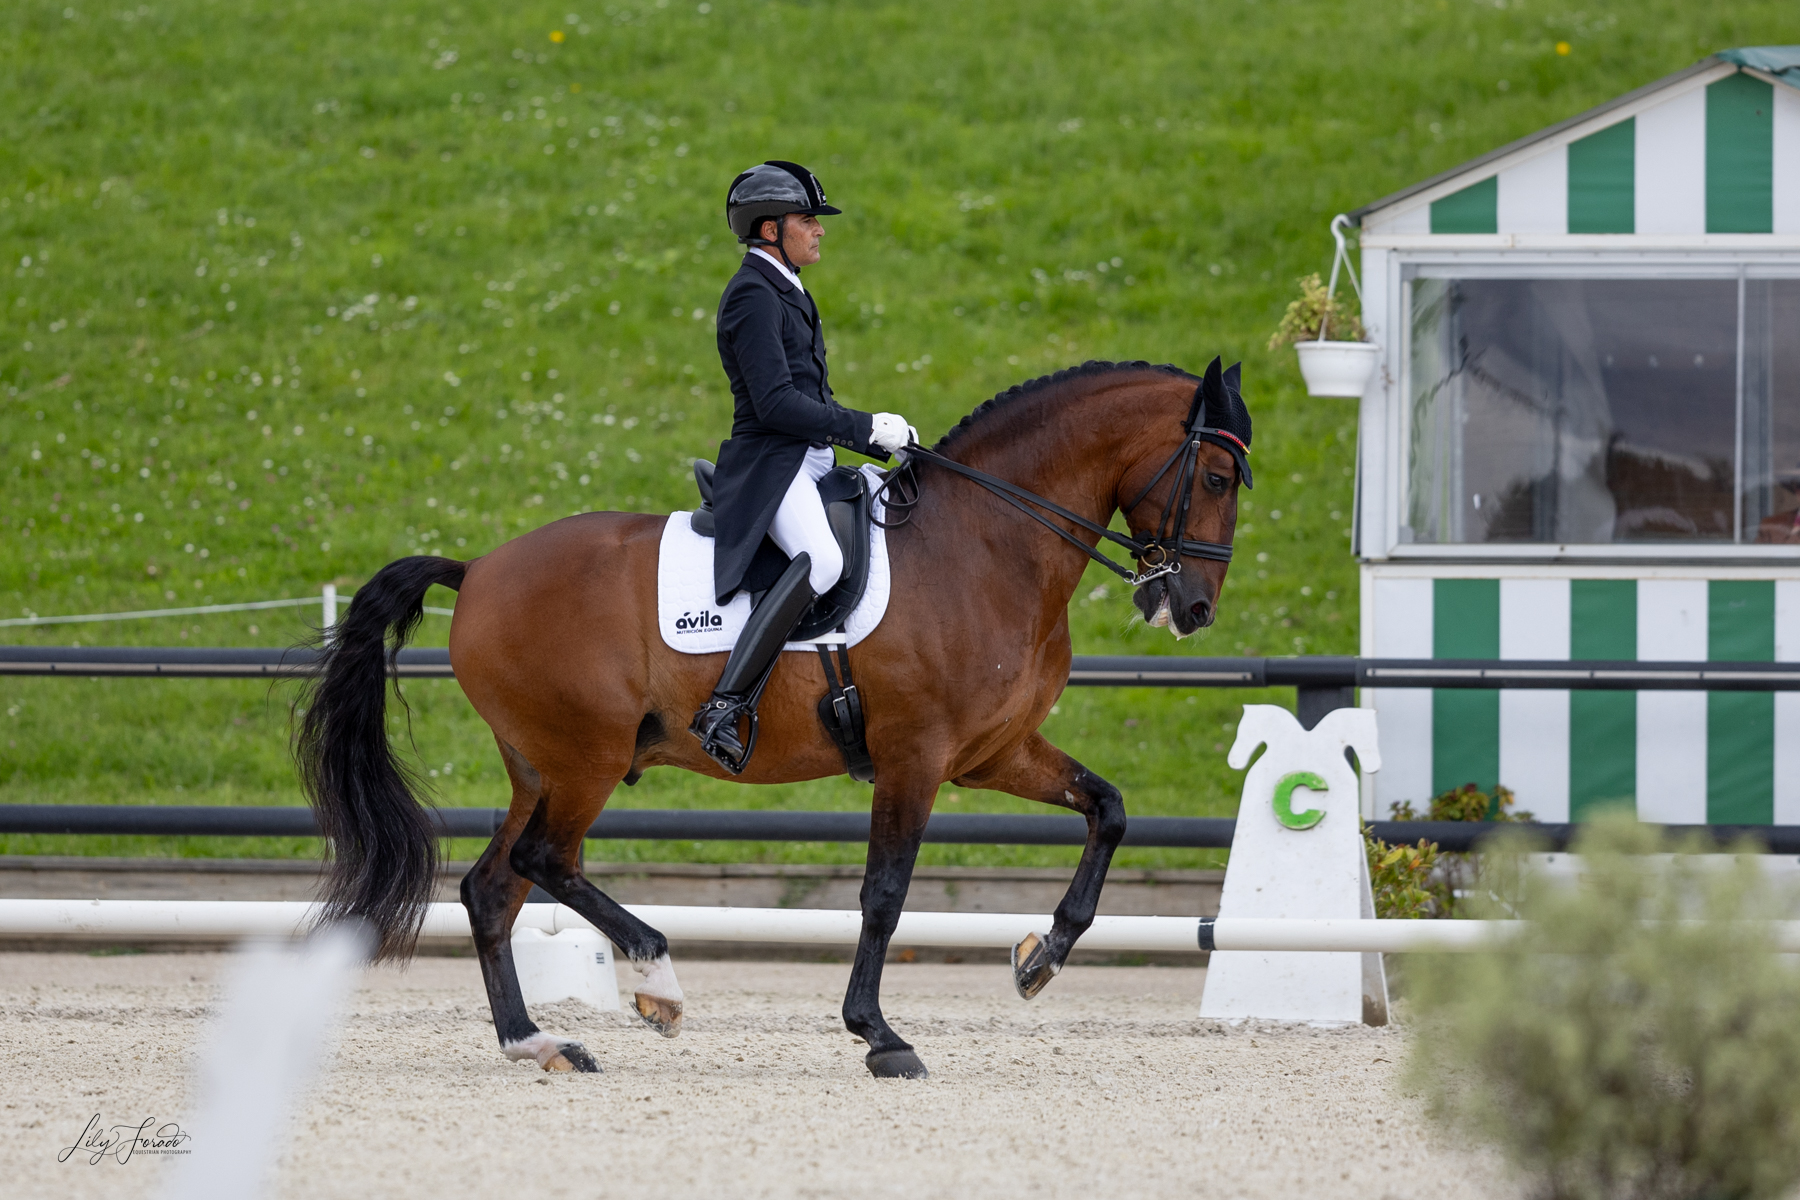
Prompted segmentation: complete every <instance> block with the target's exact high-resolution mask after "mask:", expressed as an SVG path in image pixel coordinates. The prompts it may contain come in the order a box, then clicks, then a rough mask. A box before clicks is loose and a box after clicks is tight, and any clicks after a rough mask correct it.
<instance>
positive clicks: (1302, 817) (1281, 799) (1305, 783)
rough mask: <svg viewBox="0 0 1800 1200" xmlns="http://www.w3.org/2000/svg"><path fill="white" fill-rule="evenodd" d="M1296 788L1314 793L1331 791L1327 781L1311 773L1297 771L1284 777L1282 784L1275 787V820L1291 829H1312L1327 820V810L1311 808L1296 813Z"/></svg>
mask: <svg viewBox="0 0 1800 1200" xmlns="http://www.w3.org/2000/svg"><path fill="white" fill-rule="evenodd" d="M1295 788H1306V789H1308V790H1309V791H1314V792H1323V791H1327V790H1329V789H1328V788H1327V785H1326V783H1325V781H1324V780H1323V779H1320V778H1319V777H1318V776H1317V775H1314V774H1313V773H1312V772H1311V771H1295V772H1294V773H1293V774H1291V775H1283V776H1282V777H1281V782H1279V783H1277V784H1276V785H1275V819H1276V820H1277V821H1280V822H1281V823H1282V824H1283V825H1286V826H1287V827H1288V828H1289V829H1311V828H1312V827H1313V826H1314V825H1317V824H1318V823H1319V822H1320V821H1323V820H1324V819H1325V810H1324V809H1322V808H1309V809H1307V810H1306V811H1304V812H1295V811H1294V789H1295Z"/></svg>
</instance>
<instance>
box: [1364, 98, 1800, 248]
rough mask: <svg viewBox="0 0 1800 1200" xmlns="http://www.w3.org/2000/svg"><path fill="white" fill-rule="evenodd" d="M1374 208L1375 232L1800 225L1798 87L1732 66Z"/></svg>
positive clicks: (1681, 230)
mask: <svg viewBox="0 0 1800 1200" xmlns="http://www.w3.org/2000/svg"><path fill="white" fill-rule="evenodd" d="M1469 176H1470V177H1469V178H1468V180H1467V181H1466V182H1465V180H1463V179H1452V180H1450V181H1448V182H1446V183H1445V184H1444V185H1443V186H1440V187H1437V188H1434V189H1431V190H1430V191H1427V192H1423V193H1420V194H1419V195H1417V196H1414V197H1409V198H1408V200H1406V201H1402V202H1400V203H1397V204H1395V205H1394V206H1392V207H1390V208H1387V209H1383V210H1380V211H1378V212H1375V213H1372V214H1370V215H1369V217H1368V218H1367V219H1366V220H1365V223H1364V229H1365V231H1366V232H1368V233H1374V234H1479V233H1503V234H1595V233H1601V234H1663V235H1668V234H1717V233H1775V234H1784V233H1785V234H1800V88H1795V87H1790V86H1787V85H1786V84H1780V83H1768V82H1766V81H1765V80H1763V79H1759V78H1757V77H1756V76H1754V75H1749V74H1744V73H1741V72H1739V71H1737V70H1736V69H1735V68H1732V67H1729V66H1720V67H1718V68H1717V69H1716V70H1715V71H1713V72H1710V73H1707V74H1702V75H1699V76H1696V77H1691V78H1687V79H1683V80H1681V81H1680V82H1678V83H1674V84H1671V85H1670V86H1669V87H1668V88H1666V89H1663V90H1661V91H1659V92H1656V93H1654V94H1653V95H1651V96H1649V97H1647V98H1645V99H1644V100H1642V101H1640V102H1638V103H1637V104H1634V105H1631V106H1628V107H1626V108H1624V109H1621V110H1619V111H1616V112H1608V113H1602V114H1600V115H1599V116H1596V117H1595V118H1594V119H1593V120H1592V121H1589V122H1586V123H1581V124H1577V125H1576V126H1575V127H1574V128H1572V129H1570V130H1567V131H1565V132H1563V133H1560V134H1558V135H1556V136H1553V137H1547V138H1545V139H1543V140H1542V141H1540V142H1538V143H1535V144H1533V145H1530V146H1527V147H1525V148H1524V149H1523V150H1521V151H1520V153H1519V154H1517V155H1514V156H1511V157H1508V158H1504V159H1502V160H1500V161H1498V162H1494V163H1491V164H1488V165H1487V166H1485V167H1483V168H1479V169H1475V170H1471V172H1470V173H1469Z"/></svg>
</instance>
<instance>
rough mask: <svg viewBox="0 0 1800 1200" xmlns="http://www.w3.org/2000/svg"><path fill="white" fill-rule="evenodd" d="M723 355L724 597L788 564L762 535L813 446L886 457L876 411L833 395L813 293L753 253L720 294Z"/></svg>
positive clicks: (720, 489)
mask: <svg viewBox="0 0 1800 1200" xmlns="http://www.w3.org/2000/svg"><path fill="white" fill-rule="evenodd" d="M719 359H720V361H721V362H723V363H724V364H725V374H726V376H727V377H729V378H730V380H731V397H732V419H731V437H730V438H728V439H727V440H726V441H725V442H724V443H723V444H721V445H720V446H719V460H718V469H717V470H716V471H715V472H714V473H713V508H714V510H715V512H716V513H717V516H716V519H715V520H716V528H717V531H718V532H717V536H716V537H715V539H714V545H713V586H714V588H715V589H716V592H717V595H718V601H719V603H720V604H726V603H728V602H730V600H731V597H732V596H733V595H734V594H736V592H737V591H738V589H739V588H748V589H749V590H751V591H761V590H762V589H764V588H767V587H768V586H769V585H770V584H771V583H773V582H774V579H775V575H776V574H778V573H779V572H780V570H781V569H782V568H783V567H784V566H785V565H786V559H784V558H783V557H781V555H780V554H779V553H774V554H771V553H770V552H769V551H770V550H772V549H773V543H769V544H768V547H767V548H766V549H765V543H764V538H765V537H766V536H767V535H768V532H769V526H770V525H771V524H772V523H773V522H774V520H775V510H776V509H778V508H780V507H781V499H782V497H783V496H785V495H786V494H787V490H788V485H789V484H791V483H792V482H793V481H794V476H795V475H797V474H799V472H800V464H801V462H802V461H803V460H804V459H805V457H806V450H807V447H808V446H844V447H847V448H849V449H851V450H854V451H856V452H857V453H858V454H866V455H868V456H869V457H870V458H879V459H881V460H882V461H883V462H885V461H887V457H888V456H887V454H886V453H884V452H883V451H882V450H881V449H880V448H879V447H877V446H874V445H872V444H870V442H869V432H870V427H871V425H872V424H873V422H874V418H873V417H872V416H871V415H870V414H868V413H865V412H857V411H855V410H854V409H848V408H845V407H844V406H843V405H841V404H839V403H838V402H837V401H836V400H833V399H832V398H831V383H830V379H829V377H828V375H827V372H826V369H825V334H824V332H823V331H822V330H821V329H820V327H819V310H818V308H817V307H816V306H815V305H814V304H813V302H812V297H811V296H809V295H807V294H806V293H805V292H804V291H802V290H801V289H800V288H797V287H795V286H794V285H793V284H792V283H790V282H788V280H787V279H786V278H785V277H784V276H783V275H782V273H781V271H780V270H779V269H777V268H776V266H775V264H774V263H771V262H770V261H769V260H768V259H766V258H765V257H763V256H762V255H761V254H757V253H755V252H754V251H752V252H751V253H749V254H746V255H745V256H744V263H743V265H742V266H740V267H739V268H738V272H737V274H736V275H733V276H732V277H731V282H730V283H728V284H726V285H725V295H724V296H723V297H721V298H720V300H719ZM759 550H761V551H763V553H762V554H761V555H760V556H759V554H758V551H759ZM765 574H767V575H768V578H766V579H764V578H761V576H763V575H765Z"/></svg>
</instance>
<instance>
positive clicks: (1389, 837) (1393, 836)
mask: <svg viewBox="0 0 1800 1200" xmlns="http://www.w3.org/2000/svg"><path fill="white" fill-rule="evenodd" d="M505 816H506V810H505V809H503V808H439V809H433V810H432V819H433V820H434V821H435V822H436V823H437V827H438V832H439V833H440V834H441V835H442V836H444V837H466V838H487V837H492V836H493V834H494V831H495V830H497V829H498V828H499V827H500V822H501V820H502V819H503V818H504V817H505ZM1236 828H1237V821H1236V820H1234V819H1232V818H1230V817H1132V818H1131V820H1130V822H1129V824H1127V826H1126V828H1125V844H1126V845H1127V846H1159V847H1170V848H1180V849H1207V850H1228V849H1230V848H1231V837H1232V833H1233V832H1234V831H1235V830H1236ZM1369 828H1370V830H1371V831H1372V832H1373V833H1374V834H1375V836H1376V837H1378V838H1381V839H1382V840H1383V841H1386V842H1390V843H1400V842H1409V843H1410V842H1416V841H1418V840H1419V839H1420V838H1425V839H1426V840H1428V841H1433V842H1436V843H1437V844H1438V846H1439V847H1440V848H1441V849H1443V850H1447V851H1457V852H1461V851H1468V850H1473V849H1475V847H1476V846H1477V845H1478V844H1479V843H1480V842H1482V841H1483V840H1485V839H1487V838H1490V837H1493V836H1495V835H1496V834H1499V833H1502V832H1506V831H1520V832H1523V833H1526V834H1528V835H1530V836H1532V837H1534V838H1536V839H1538V840H1539V841H1541V842H1542V843H1544V844H1545V845H1547V846H1549V847H1550V848H1552V849H1557V850H1563V849H1567V848H1568V845H1569V842H1570V840H1571V838H1572V837H1573V836H1574V833H1575V829H1576V826H1574V825H1548V824H1544V825H1539V824H1530V823H1519V824H1504V825H1499V824H1486V823H1471V822H1463V821H1371V822H1369ZM1665 828H1666V829H1667V830H1668V831H1669V832H1671V833H1700V834H1703V835H1705V836H1706V837H1709V838H1711V839H1712V840H1713V841H1715V842H1717V843H1719V844H1721V845H1729V844H1730V843H1732V842H1735V841H1737V840H1738V839H1740V838H1744V837H1749V838H1752V839H1754V840H1756V841H1757V842H1758V843H1760V844H1761V845H1762V846H1763V847H1764V848H1765V849H1767V850H1769V851H1771V852H1773V853H1777V854H1800V825H1670V826H1665ZM0 833H37V834H150V835H158V836H163V837H318V836H319V827H318V824H317V822H315V821H314V820H313V814H312V810H311V809H309V808H305V807H301V806H282V807H236V806H225V805H199V804H189V805H175V804H170V805H146V804H122V805H114V804H0ZM588 836H589V837H590V838H597V839H605V840H620V839H625V838H638V839H644V840H650V841H693V842H866V841H868V840H869V814H868V813H864V812H780V811H771V810H766V809H763V810H744V809H725V810H721V809H629V808H627V809H610V810H608V811H606V812H603V813H601V814H600V817H599V819H598V820H596V821H595V822H594V824H593V825H592V826H591V827H590V828H589V829H588ZM925 840H926V841H927V842H941V843H954V844H960V845H1008V846H1079V845H1082V844H1083V843H1084V842H1085V841H1086V840H1087V823H1086V822H1085V821H1083V820H1082V819H1081V818H1080V817H1052V816H1044V817H1034V816H1023V815H1019V814H1013V813H935V814H933V815H932V817H931V819H930V821H929V822H928V823H927V824H926V826H925Z"/></svg>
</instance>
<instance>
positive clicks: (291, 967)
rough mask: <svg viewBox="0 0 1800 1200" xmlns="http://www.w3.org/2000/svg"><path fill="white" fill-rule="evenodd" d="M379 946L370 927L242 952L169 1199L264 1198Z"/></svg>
mask: <svg viewBox="0 0 1800 1200" xmlns="http://www.w3.org/2000/svg"><path fill="white" fill-rule="evenodd" d="M372 946H373V939H372V938H371V936H370V935H369V933H368V931H367V930H366V929H363V928H360V927H356V926H345V925H340V926H337V927H335V928H331V929H326V930H322V931H321V932H320V933H318V934H317V935H316V936H314V937H312V938H310V939H309V940H307V941H305V942H303V943H300V944H298V945H295V946H279V945H270V944H268V943H262V944H252V945H249V946H246V947H245V948H244V949H243V950H241V951H239V953H238V955H237V957H236V960H235V961H234V962H233V964H232V968H231V971H230V973H229V975H228V976H227V978H226V986H225V1001H224V1004H223V1006H222V1007H221V1009H220V1012H219V1016H218V1019H217V1021H216V1022H215V1023H214V1024H213V1027H212V1028H211V1029H210V1030H209V1031H208V1036H207V1039H206V1041H205V1043H204V1048H203V1049H202V1051H201V1058H200V1064H199V1071H198V1075H197V1078H196V1080H195V1091H196V1105H195V1109H194V1116H193V1118H192V1121H191V1123H190V1124H189V1125H188V1127H187V1131H188V1132H189V1133H190V1134H192V1136H193V1141H192V1142H191V1143H190V1147H191V1152H190V1153H189V1155H188V1156H187V1157H186V1158H183V1159H182V1160H181V1161H180V1163H179V1165H177V1167H176V1168H175V1170H174V1172H173V1175H172V1177H171V1178H170V1180H169V1186H168V1187H167V1188H166V1189H165V1190H164V1192H163V1195H164V1196H165V1197H167V1198H168V1200H248V1198H250V1197H255V1196H259V1195H261V1194H262V1193H263V1190H264V1188H265V1186H266V1185H267V1183H268V1175H269V1168H270V1167H272V1166H273V1165H274V1163H275V1159H276V1156H277V1155H278V1154H279V1153H280V1141H279V1139H280V1135H281V1134H282V1132H283V1131H284V1130H285V1129H286V1127H287V1124H288V1121H289V1120H290V1118H291V1117H292V1115H293V1109H294V1107H295V1105H296V1103H297V1102H298V1101H299V1100H300V1098H301V1097H302V1096H303V1095H304V1094H305V1091H306V1088H307V1085H308V1084H309V1083H310V1082H311V1079H312V1075H313V1070H314V1068H315V1067H316V1066H317V1065H318V1060H319V1055H320V1051H321V1050H322V1049H323V1047H324V1043H325V1039H326V1037H327V1035H328V1034H329V1033H330V1030H331V1026H332V1024H333V1023H334V1021H335V1020H336V1017H337V1012H338V1008H339V1006H340V1005H341V1004H342V1003H343V1000H344V996H345V994H346V993H347V992H348V991H349V990H350V985H351V984H352V983H353V982H355V980H356V977H357V976H358V974H360V972H361V970H362V965H363V963H364V962H366V961H367V960H368V957H369V951H370V949H371V948H372Z"/></svg>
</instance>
